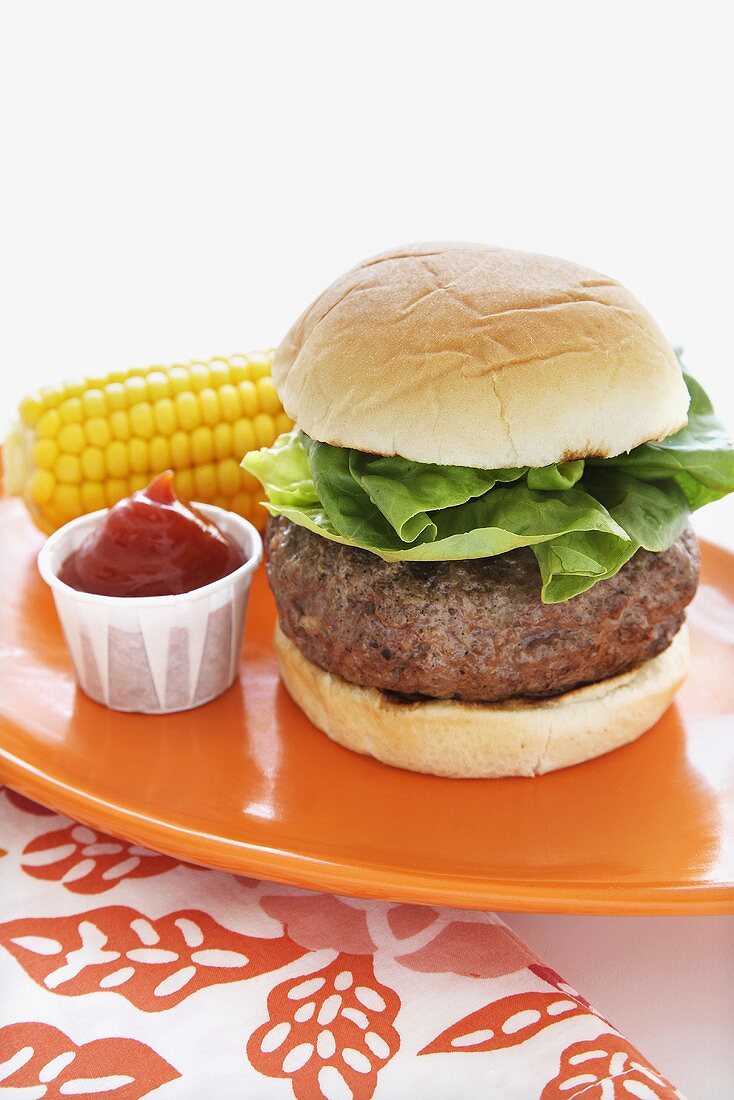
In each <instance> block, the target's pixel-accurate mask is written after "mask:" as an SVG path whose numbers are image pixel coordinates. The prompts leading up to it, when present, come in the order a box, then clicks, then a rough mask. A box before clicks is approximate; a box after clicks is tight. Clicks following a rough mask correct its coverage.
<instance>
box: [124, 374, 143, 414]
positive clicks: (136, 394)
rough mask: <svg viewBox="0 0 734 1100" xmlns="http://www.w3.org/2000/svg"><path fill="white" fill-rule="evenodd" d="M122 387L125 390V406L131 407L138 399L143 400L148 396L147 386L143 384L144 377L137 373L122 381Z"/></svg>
mask: <svg viewBox="0 0 734 1100" xmlns="http://www.w3.org/2000/svg"><path fill="white" fill-rule="evenodd" d="M122 385H123V388H124V390H125V397H126V398H127V407H128V408H129V409H132V408H133V407H134V406H135V405H137V404H138V403H139V402H140V401H145V399H146V398H147V396H148V388H147V386H146V385H145V379H144V378H141V377H140V375H138V374H133V375H132V376H131V377H128V378H126V379H125V381H124V382H123V384H122Z"/></svg>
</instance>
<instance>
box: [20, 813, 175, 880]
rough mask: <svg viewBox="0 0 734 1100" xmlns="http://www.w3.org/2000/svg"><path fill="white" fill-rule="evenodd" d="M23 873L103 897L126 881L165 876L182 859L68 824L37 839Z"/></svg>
mask: <svg viewBox="0 0 734 1100" xmlns="http://www.w3.org/2000/svg"><path fill="white" fill-rule="evenodd" d="M23 856H24V859H23V870H24V871H25V872H26V874H28V875H32V876H33V878H40V879H46V880H52V881H54V882H61V883H62V884H63V885H64V886H65V887H66V889H67V890H71V891H72V893H74V894H103V893H104V892H105V891H107V890H111V889H112V888H113V886H116V885H117V883H118V882H120V881H121V880H122V879H130V878H148V877H149V876H150V875H162V874H163V873H164V872H165V871H170V870H171V868H172V867H177V866H178V860H175V859H172V858H171V857H170V856H162V855H159V854H158V853H156V852H150V851H148V849H147V848H141V847H140V846H139V845H137V844H128V843H127V841H124V840H117V839H116V838H115V837H112V836H108V835H107V833H99V832H97V831H96V830H94V829H89V828H87V826H86V825H68V826H66V827H64V828H63V829H55V830H54V831H53V832H50V833H42V834H41V835H40V836H37V837H35V838H34V839H33V840H32V841H31V842H30V844H27V845H26V846H25V848H24V849H23Z"/></svg>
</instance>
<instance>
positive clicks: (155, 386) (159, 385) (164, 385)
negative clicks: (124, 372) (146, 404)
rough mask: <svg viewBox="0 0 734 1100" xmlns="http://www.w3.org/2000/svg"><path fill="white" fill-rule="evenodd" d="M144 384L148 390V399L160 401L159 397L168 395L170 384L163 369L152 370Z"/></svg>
mask: <svg viewBox="0 0 734 1100" xmlns="http://www.w3.org/2000/svg"><path fill="white" fill-rule="evenodd" d="M145 385H146V387H147V390H148V400H149V401H160V400H161V398H163V397H168V396H169V394H170V386H169V385H168V377H167V375H166V373H165V371H162V370H152V371H151V372H150V374H148V375H147V377H146V379H145Z"/></svg>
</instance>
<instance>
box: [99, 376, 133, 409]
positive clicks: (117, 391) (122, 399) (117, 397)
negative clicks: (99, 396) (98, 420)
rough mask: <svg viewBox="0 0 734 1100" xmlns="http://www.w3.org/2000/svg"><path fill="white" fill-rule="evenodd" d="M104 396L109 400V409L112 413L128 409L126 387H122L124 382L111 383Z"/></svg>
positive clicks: (105, 389)
mask: <svg viewBox="0 0 734 1100" xmlns="http://www.w3.org/2000/svg"><path fill="white" fill-rule="evenodd" d="M104 395H105V397H106V399H107V408H108V409H109V410H110V412H115V411H116V410H117V409H126V408H127V393H126V391H125V387H124V386H123V385H122V381H118V382H110V383H109V385H107V386H105V388H104Z"/></svg>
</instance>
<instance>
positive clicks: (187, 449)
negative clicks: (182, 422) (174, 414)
mask: <svg viewBox="0 0 734 1100" xmlns="http://www.w3.org/2000/svg"><path fill="white" fill-rule="evenodd" d="M171 465H172V466H173V468H174V470H185V469H186V468H187V467H188V466H190V465H191V444H190V443H189V436H188V434H187V433H186V432H174V433H173V435H172V436H171Z"/></svg>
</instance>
